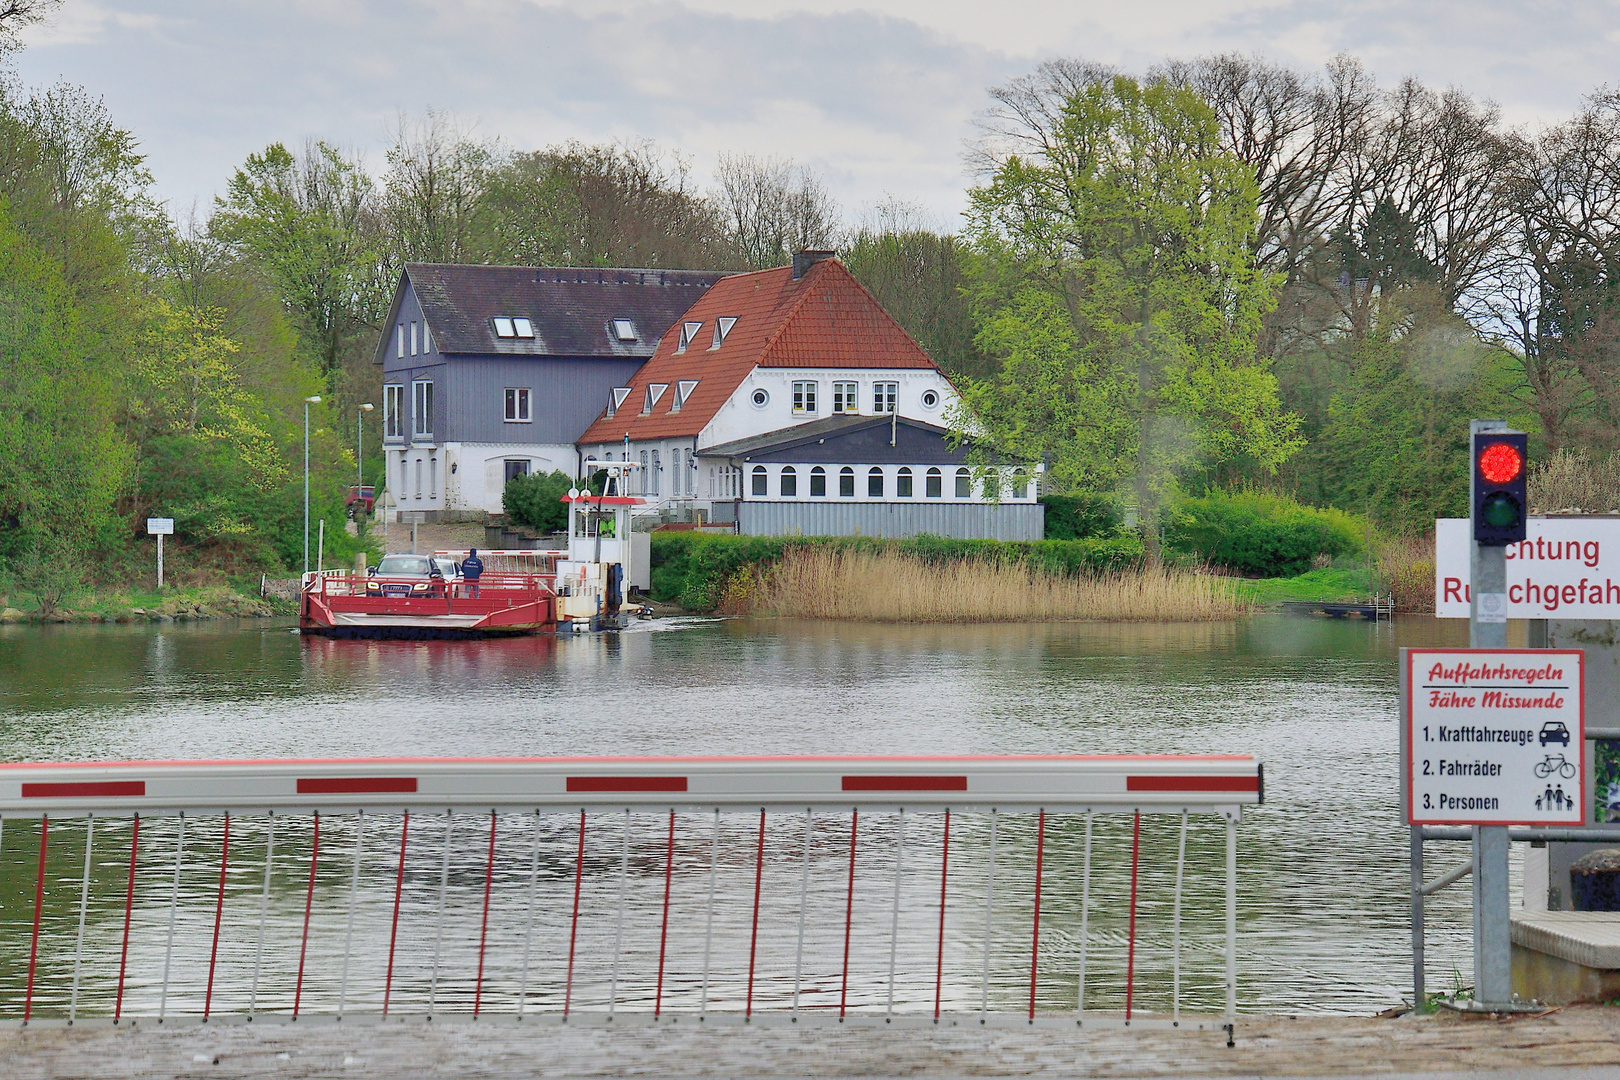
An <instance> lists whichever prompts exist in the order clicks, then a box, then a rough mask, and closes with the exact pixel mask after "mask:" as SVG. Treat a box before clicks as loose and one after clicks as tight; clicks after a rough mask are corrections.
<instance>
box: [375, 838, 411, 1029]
mask: <svg viewBox="0 0 1620 1080" xmlns="http://www.w3.org/2000/svg"><path fill="white" fill-rule="evenodd" d="M410 829H411V812H410V811H409V810H407V811H405V820H404V821H403V822H402V823H401V824H400V826H399V870H398V871H396V872H395V874H394V922H393V926H392V927H391V928H390V929H389V931H388V974H387V975H385V976H383V1006H382V1014H383V1016H384V1018H386V1017H387V1016H388V996H389V994H390V993H392V992H393V989H394V943H395V942H396V941H398V940H399V898H400V895H401V894H402V893H403V892H404V891H405V841H406V839H407V838H408V837H409V835H410Z"/></svg>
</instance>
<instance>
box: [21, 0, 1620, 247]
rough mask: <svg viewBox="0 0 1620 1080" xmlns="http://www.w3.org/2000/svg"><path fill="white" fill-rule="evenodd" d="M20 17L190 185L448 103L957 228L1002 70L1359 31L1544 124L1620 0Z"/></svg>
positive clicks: (1370, 54) (543, 3) (1317, 48)
mask: <svg viewBox="0 0 1620 1080" xmlns="http://www.w3.org/2000/svg"><path fill="white" fill-rule="evenodd" d="M27 42H28V46H29V47H28V49H27V50H26V51H25V52H24V53H22V54H21V56H20V57H19V58H18V60H17V64H18V68H19V71H20V74H21V76H22V78H23V79H24V81H25V82H27V83H30V84H43V83H50V82H54V81H56V80H58V79H65V80H67V81H69V82H73V83H79V84H82V85H84V86H85V87H87V88H88V89H89V90H91V91H92V92H93V93H96V94H99V95H102V96H104V97H105V98H106V101H107V103H108V105H109V107H110V108H111V109H112V111H113V114H114V115H115V117H116V118H117V120H118V122H119V123H120V124H121V125H123V126H126V127H128V128H130V129H131V130H133V131H134V133H135V134H136V136H137V137H138V138H139V139H140V141H141V144H142V146H143V148H144V149H145V152H146V153H147V154H148V161H149V164H150V166H151V168H152V170H153V172H154V173H155V174H156V176H157V184H158V187H157V191H158V194H159V195H160V196H162V197H164V198H166V199H168V200H170V202H171V203H172V204H174V205H175V207H176V208H177V209H184V208H185V207H188V206H190V205H191V204H192V203H193V202H194V201H195V202H197V203H199V204H200V206H201V208H203V209H206V207H207V205H208V203H209V201H210V200H211V199H212V197H213V195H214V194H215V193H216V192H218V191H219V190H221V188H222V187H223V184H224V181H225V179H226V177H227V176H228V175H229V174H230V172H231V170H232V169H233V168H234V167H235V166H236V165H237V164H239V163H240V162H241V161H242V160H243V159H244V158H245V157H246V155H247V154H249V153H250V152H252V151H254V150H258V149H262V148H263V147H264V146H266V145H267V144H269V143H271V142H274V141H277V140H280V141H284V142H287V143H289V144H298V143H301V142H302V141H303V140H304V139H305V138H307V137H319V138H324V139H327V140H328V141H331V142H335V143H338V144H341V145H343V146H346V147H350V148H354V149H358V150H360V151H362V152H364V153H365V155H366V157H367V160H368V162H369V163H370V165H371V167H372V168H373V170H376V169H378V168H380V166H381V164H382V154H383V150H384V148H385V147H386V146H387V144H388V132H389V130H390V128H391V126H392V125H393V124H394V122H395V118H396V117H397V116H398V114H399V113H400V111H401V110H404V111H405V112H407V113H413V114H415V113H420V112H421V110H422V109H423V108H425V107H428V106H431V107H433V108H436V109H442V110H446V111H449V112H451V113H453V114H455V115H456V117H457V118H458V119H459V120H460V121H461V122H463V123H465V124H470V125H474V129H475V132H476V134H478V135H480V136H484V137H495V136H499V137H500V138H502V139H503V140H504V141H505V142H506V143H507V144H508V145H510V146H513V147H516V148H518V149H532V148H535V147H539V146H543V145H546V144H548V143H552V142H557V141H561V140H565V139H570V138H578V139H585V140H591V141H597V140H632V139H640V138H651V139H654V140H656V141H657V142H658V143H659V144H661V145H662V146H664V147H665V148H666V149H670V150H674V149H679V150H680V151H682V152H683V153H685V154H686V155H688V157H689V158H690V159H691V163H692V168H693V172H694V174H695V176H696V178H697V179H698V180H699V182H704V181H706V180H707V177H708V174H709V171H710V170H711V169H712V167H713V164H714V160H715V156H716V155H717V154H719V153H723V152H728V151H729V152H746V153H753V154H760V155H768V154H774V155H780V156H785V157H792V158H794V159H796V160H797V161H800V162H803V163H806V164H809V165H810V166H812V167H813V168H815V169H816V170H818V171H819V172H820V173H821V174H822V175H823V176H824V177H825V179H826V181H827V183H828V186H829V187H830V188H831V189H832V191H833V193H834V195H835V196H836V197H837V198H838V200H839V201H840V203H841V204H842V205H843V207H844V210H845V213H846V214H847V215H849V216H851V217H859V216H860V214H861V213H862V212H863V210H866V209H868V208H870V207H871V206H872V205H873V204H875V203H877V202H879V201H881V200H883V199H885V198H886V197H891V198H897V199H901V200H905V201H908V202H914V203H918V204H921V205H922V206H923V207H925V208H926V209H927V211H928V212H929V214H930V215H931V216H932V217H934V218H935V219H936V221H937V222H938V224H940V225H943V226H947V227H954V226H955V224H956V217H955V215H956V214H957V212H958V211H959V210H960V209H961V207H962V205H963V197H962V192H963V189H964V187H965V186H966V184H967V183H968V182H969V178H968V177H967V176H966V175H965V173H964V168H963V161H962V150H963V146H964V144H965V142H966V140H968V139H970V138H971V137H972V134H973V126H972V120H973V116H974V114H975V113H976V112H978V111H979V110H981V109H983V108H984V106H985V104H986V102H987V99H986V96H985V89H986V87H988V86H992V85H995V84H997V83H1001V82H1004V81H1006V80H1008V79H1010V78H1014V77H1016V76H1018V75H1020V74H1023V73H1025V72H1027V71H1029V70H1030V69H1031V68H1033V67H1034V66H1035V65H1036V64H1037V63H1039V62H1040V61H1041V60H1043V59H1048V58H1051V57H1054V56H1084V57H1087V58H1090V59H1095V60H1101V61H1106V62H1109V63H1114V64H1119V65H1123V66H1125V67H1127V68H1131V69H1139V68H1142V67H1145V66H1147V65H1149V64H1151V63H1153V62H1155V61H1158V60H1160V59H1163V58H1165V57H1167V56H1193V55H1198V54H1202V53H1209V52H1221V51H1230V50H1237V51H1242V52H1252V53H1258V54H1261V55H1263V56H1266V57H1268V58H1270V59H1272V60H1275V61H1279V62H1283V63H1287V64H1291V65H1295V66H1297V67H1299V68H1302V69H1316V68H1319V67H1320V65H1321V64H1322V63H1323V62H1324V61H1326V60H1327V59H1328V58H1329V57H1331V56H1332V55H1334V54H1335V53H1338V52H1341V51H1342V52H1350V53H1353V54H1355V55H1357V56H1359V57H1361V58H1362V60H1363V61H1364V62H1365V63H1366V64H1367V66H1368V67H1369V69H1370V70H1371V71H1372V72H1373V73H1374V74H1375V75H1376V76H1377V77H1378V79H1379V81H1380V82H1381V83H1384V84H1389V83H1393V82H1395V81H1396V80H1398V79H1400V78H1403V77H1405V76H1408V75H1415V76H1417V77H1419V78H1421V79H1423V80H1425V81H1426V82H1429V83H1431V84H1434V85H1436V86H1445V85H1456V86H1459V87H1461V88H1464V89H1466V90H1468V91H1470V92H1472V93H1474V94H1476V95H1479V96H1482V97H1489V98H1491V99H1494V100H1495V101H1497V102H1498V103H1500V104H1501V106H1502V107H1503V109H1504V112H1505V113H1506V115H1507V116H1508V118H1509V119H1510V120H1511V121H1513V122H1515V123H1523V124H1528V125H1535V124H1539V123H1543V122H1548V121H1553V120H1556V119H1558V118H1559V117H1561V116H1562V115H1565V114H1567V113H1568V112H1569V111H1570V110H1571V109H1573V108H1574V107H1576V106H1577V104H1578V103H1579V101H1580V98H1581V97H1582V95H1583V94H1586V93H1588V92H1590V91H1591V90H1592V89H1593V88H1594V87H1597V86H1599V85H1601V84H1603V83H1604V82H1605V81H1608V80H1613V79H1615V78H1616V76H1615V74H1613V73H1614V72H1615V71H1616V60H1617V59H1620V0H1356V2H1354V3H1351V2H1346V0H1127V2H1120V0H1066V2H1065V0H1038V2H1037V0H1029V2H1008V0H1000V2H990V0H820V2H817V3H808V2H805V0H685V2H679V0H665V2H646V0H589V2H574V3H552V2H547V0H101V2H92V0H66V3H65V4H64V6H63V8H62V9H61V11H60V13H59V14H58V16H57V17H56V18H55V20H54V22H53V24H52V25H50V26H46V27H40V28H35V29H33V30H31V31H30V32H29V33H28V35H27Z"/></svg>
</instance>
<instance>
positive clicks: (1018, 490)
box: [1012, 469, 1029, 499]
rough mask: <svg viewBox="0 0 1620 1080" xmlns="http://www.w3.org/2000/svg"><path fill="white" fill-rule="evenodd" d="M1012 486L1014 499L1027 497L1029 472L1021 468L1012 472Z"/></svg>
mask: <svg viewBox="0 0 1620 1080" xmlns="http://www.w3.org/2000/svg"><path fill="white" fill-rule="evenodd" d="M1012 488H1013V498H1015V499H1027V498H1029V473H1027V472H1025V471H1024V470H1023V469H1019V470H1017V471H1016V472H1014V473H1013V481H1012Z"/></svg>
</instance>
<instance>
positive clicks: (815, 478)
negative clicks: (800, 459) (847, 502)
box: [810, 465, 827, 499]
mask: <svg viewBox="0 0 1620 1080" xmlns="http://www.w3.org/2000/svg"><path fill="white" fill-rule="evenodd" d="M826 494H827V470H826V469H823V468H822V467H821V466H820V465H817V466H816V467H815V468H813V469H811V470H810V497H811V498H812V499H814V498H818V497H822V496H825V495H826Z"/></svg>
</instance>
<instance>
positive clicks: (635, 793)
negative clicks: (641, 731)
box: [0, 754, 1264, 817]
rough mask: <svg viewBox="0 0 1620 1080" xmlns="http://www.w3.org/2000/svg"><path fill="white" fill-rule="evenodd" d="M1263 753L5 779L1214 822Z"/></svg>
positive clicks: (241, 797)
mask: <svg viewBox="0 0 1620 1080" xmlns="http://www.w3.org/2000/svg"><path fill="white" fill-rule="evenodd" d="M1263 794H1264V774H1263V767H1262V765H1261V763H1260V762H1259V761H1258V760H1257V759H1256V758H1254V757H1252V756H1249V755H1213V754H1212V755H1185V756H1178V755H1097V756H1093V755H1043V756H1008V757H725V758H720V757H576V758H369V759H344V760H274V761H210V762H115V763H112V762H109V763H92V764H13V765H0V814H5V815H7V816H18V815H21V816H25V817H34V816H42V815H52V816H58V815H77V814H87V813H95V814H100V815H107V814H111V815H128V814H136V813H140V814H150V813H161V812H165V811H179V810H185V811H188V812H193V811H203V812H206V811H227V810H265V809H283V808H285V809H297V810H321V811H341V810H345V809H357V808H372V807H382V808H397V809H415V808H421V807H439V808H445V807H452V808H454V807H459V808H466V809H473V808H483V809H520V808H521V809H533V808H540V807H548V806H549V807H556V806H569V807H580V806H596V805H608V804H611V805H613V806H636V805H645V806H648V807H673V806H704V807H743V806H747V807H757V808H767V807H771V808H797V809H805V808H809V807H828V808H832V807H855V806H861V807H866V806H879V807H880V806H896V807H897V806H904V807H908V808H917V809H925V808H930V807H934V808H944V807H956V808H970V807H982V808H991V807H994V808H999V809H1002V810H1018V809H1035V808H1044V809H1046V810H1071V811H1083V810H1097V811H1108V810H1114V811H1118V810H1140V811H1144V812H1150V813H1151V812H1156V811H1157V812H1172V811H1174V812H1179V811H1182V810H1189V811H1194V812H1197V811H1215V812H1223V811H1224V812H1228V813H1229V814H1230V815H1233V816H1235V815H1236V814H1237V813H1239V810H1238V808H1239V807H1242V806H1252V805H1255V804H1258V803H1260V802H1261V801H1262V799H1263Z"/></svg>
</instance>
